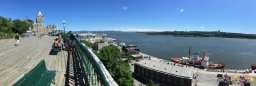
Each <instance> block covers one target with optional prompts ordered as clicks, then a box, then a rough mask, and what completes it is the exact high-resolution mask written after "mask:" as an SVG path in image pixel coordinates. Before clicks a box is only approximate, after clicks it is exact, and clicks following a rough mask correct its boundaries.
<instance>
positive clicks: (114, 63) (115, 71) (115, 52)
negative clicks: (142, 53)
mask: <svg viewBox="0 0 256 86" xmlns="http://www.w3.org/2000/svg"><path fill="white" fill-rule="evenodd" d="M96 55H97V56H98V57H99V59H100V60H101V62H102V63H103V64H104V65H105V67H106V68H107V70H108V71H109V73H110V74H111V76H112V77H113V79H114V80H115V81H116V82H117V83H118V84H119V85H120V86H134V80H133V78H132V72H131V71H130V66H129V65H127V64H128V62H127V61H123V60H122V58H124V57H126V56H125V54H124V53H123V52H120V49H118V48H117V47H116V46H114V45H110V46H105V47H103V48H102V49H101V50H100V53H97V54H96ZM128 58H129V57H128Z"/></svg>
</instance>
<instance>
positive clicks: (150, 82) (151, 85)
mask: <svg viewBox="0 0 256 86" xmlns="http://www.w3.org/2000/svg"><path fill="white" fill-rule="evenodd" d="M148 86H160V85H159V84H157V83H154V82H153V81H152V80H150V81H149V83H148Z"/></svg>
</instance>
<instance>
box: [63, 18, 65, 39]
mask: <svg viewBox="0 0 256 86" xmlns="http://www.w3.org/2000/svg"><path fill="white" fill-rule="evenodd" d="M63 28H64V33H63V36H64V37H65V20H63Z"/></svg>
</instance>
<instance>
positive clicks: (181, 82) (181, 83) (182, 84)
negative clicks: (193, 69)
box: [180, 78, 184, 86]
mask: <svg viewBox="0 0 256 86" xmlns="http://www.w3.org/2000/svg"><path fill="white" fill-rule="evenodd" d="M180 86H184V79H182V78H180Z"/></svg>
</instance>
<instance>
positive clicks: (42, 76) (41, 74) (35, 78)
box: [13, 60, 56, 86]
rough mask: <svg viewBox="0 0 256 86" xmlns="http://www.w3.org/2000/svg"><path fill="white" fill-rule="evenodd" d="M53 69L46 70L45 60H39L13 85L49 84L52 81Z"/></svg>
mask: <svg viewBox="0 0 256 86" xmlns="http://www.w3.org/2000/svg"><path fill="white" fill-rule="evenodd" d="M55 75H56V71H55V70H52V71H51V70H47V68H46V65H45V61H44V60H42V61H41V62H39V63H38V64H37V65H36V66H35V67H34V68H33V69H31V70H30V71H29V72H28V73H27V74H25V75H24V76H23V77H22V78H21V79H20V80H19V81H17V82H16V83H15V84H13V86H39V85H40V86H50V85H51V83H52V82H53V83H55V82H54V77H55Z"/></svg>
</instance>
